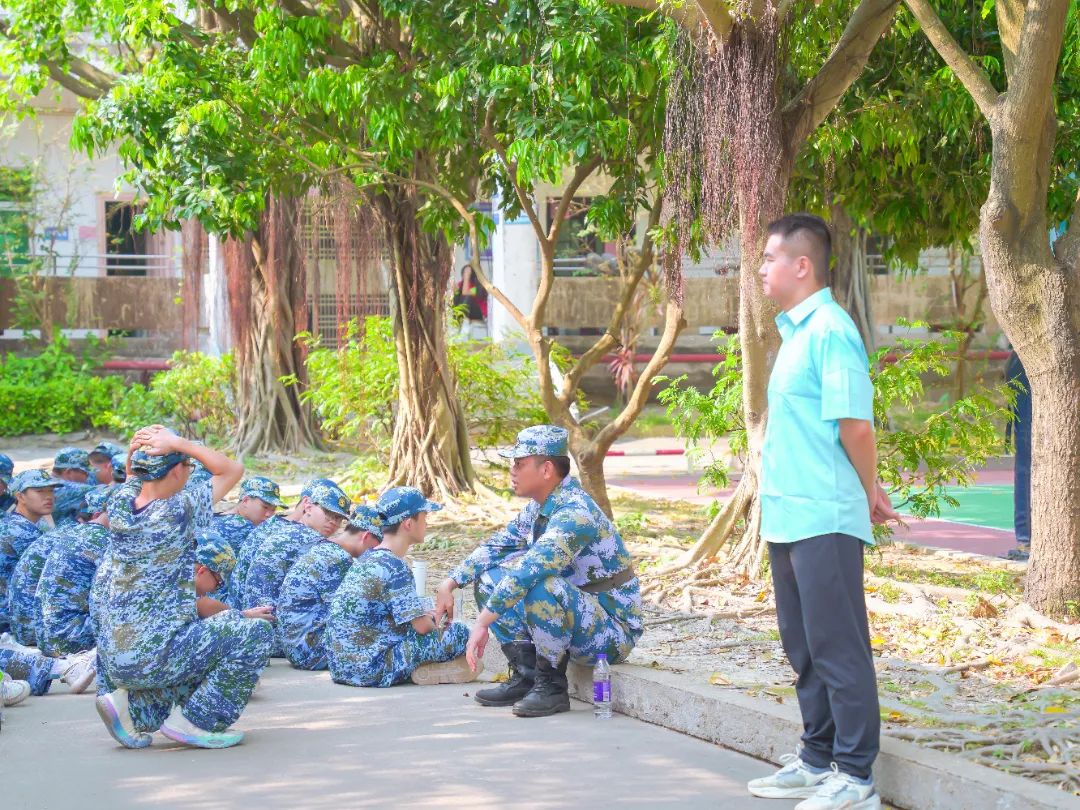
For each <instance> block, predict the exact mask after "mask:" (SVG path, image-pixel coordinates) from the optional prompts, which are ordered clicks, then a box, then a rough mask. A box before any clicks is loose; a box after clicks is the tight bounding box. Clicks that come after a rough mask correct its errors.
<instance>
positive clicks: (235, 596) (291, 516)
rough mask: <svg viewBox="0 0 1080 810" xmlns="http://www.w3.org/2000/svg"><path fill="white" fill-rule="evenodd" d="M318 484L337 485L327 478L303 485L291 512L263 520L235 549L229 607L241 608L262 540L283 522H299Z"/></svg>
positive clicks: (316, 479)
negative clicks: (234, 565)
mask: <svg viewBox="0 0 1080 810" xmlns="http://www.w3.org/2000/svg"><path fill="white" fill-rule="evenodd" d="M319 484H325V485H327V486H330V487H334V486H337V484H335V483H334V482H333V481H331V480H330V479H329V478H315V479H312V480H311V481H309V482H308V483H307V484H305V485H304V488H303V489H302V490H300V500H298V501H297V502H296V505H295V506H293V508H292V509H291V510H289V511H288V512H286V513H285V514H284V515H273V516H272V517H270V518H268V519H267V520H264V521H263V522H262V523H260V524H259V525H258V526H256V527H255V528H254V529H252V530H251V532H250V533H249V534H248V536H247V538H246V539H245V540H244V545H243V546H242V547H241V548H239V549H236V568H235V569H233V573H232V576H231V577H229V589H228V590H229V598H228V599H227V600H226V601H227V602H228V604H229V606H230V607H234V608H240V607H243V604H244V583H246V582H247V575H248V571H249V570H250V569H251V561H252V560H253V559H254V558H255V552H256V551H258V550H259V547H260V546H262V544H263V540H264V539H265V538H266V537H267V536H269V535H271V534H276V533H277V532H278V530H279V529H280V528H282V526H281V524H282V522H283V521H291V522H293V523H295V522H296V521H297V520H299V519H300V515H301V514H302V513H303V511H304V505H305V503H306V502H307V501H306V499H307V497H308V496H309V495H311V491H312V488H313V487H315V486H318V485H319ZM285 528H288V527H285Z"/></svg>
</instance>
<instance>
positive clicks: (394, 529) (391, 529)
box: [382, 512, 420, 535]
mask: <svg viewBox="0 0 1080 810" xmlns="http://www.w3.org/2000/svg"><path fill="white" fill-rule="evenodd" d="M419 514H420V513H419V512H414V513H413V514H411V515H408V516H407V517H403V518H402V519H401V520H399V521H398V522H397V523H395V524H394V525H392V526H391V525H389V524H386V525H384V526H383V530H382V531H383V534H384V535H387V534H397V533H398V529H400V528H401V524H403V523H404V522H405V521H406V520H412V519H413V518H414V517H416V516H417V515H419ZM385 520H386V518H385V517H383V521H385Z"/></svg>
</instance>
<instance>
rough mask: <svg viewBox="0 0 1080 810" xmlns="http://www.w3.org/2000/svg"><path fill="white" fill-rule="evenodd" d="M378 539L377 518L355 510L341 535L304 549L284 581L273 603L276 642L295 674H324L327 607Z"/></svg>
mask: <svg viewBox="0 0 1080 810" xmlns="http://www.w3.org/2000/svg"><path fill="white" fill-rule="evenodd" d="M382 536H383V535H382V518H381V517H380V516H379V513H378V512H377V511H376V510H375V509H373V508H372V507H370V506H363V505H361V506H357V507H356V509H354V510H353V513H352V516H351V517H350V518H349V522H348V523H347V524H345V530H344V531H342V532H339V533H338V534H335V535H334V536H333V537H329V538H327V539H325V540H322V541H321V542H318V543H316V544H315V545H314V546H312V547H311V548H309V549H308V550H307V551H306V552H304V554H302V555H301V556H300V558H299V559H298V560H297V561H296V563H295V564H294V565H293V567H292V568H291V569H290V570H289V573H288V574H287V575H286V576H285V582H284V583H283V584H282V586H281V594H280V596H279V597H278V606H277V619H278V636H279V637H280V638H281V643H282V647H283V649H284V652H285V657H286V658H288V659H289V663H290V664H292V665H293V666H294V667H296V668H297V669H311V670H316V669H326V667H327V657H326V646H325V644H324V636H325V634H326V620H327V618H328V617H329V615H330V601H331V600H332V599H333V597H334V593H335V592H336V591H337V589H338V586H339V585H341V581H342V580H343V579H344V578H345V574H346V573H347V572H348V570H349V568H350V566H352V564H353V559H355V558H356V557H359V556H361V555H362V554H364V552H366V551H370V550H371V549H373V548H375V546H377V545H379V543H380V541H381V540H382Z"/></svg>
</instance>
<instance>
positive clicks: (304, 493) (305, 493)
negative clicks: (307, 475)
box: [300, 478, 337, 498]
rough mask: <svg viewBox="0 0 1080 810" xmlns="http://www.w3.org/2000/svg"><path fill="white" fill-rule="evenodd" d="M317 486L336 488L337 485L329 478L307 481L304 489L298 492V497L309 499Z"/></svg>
mask: <svg viewBox="0 0 1080 810" xmlns="http://www.w3.org/2000/svg"><path fill="white" fill-rule="evenodd" d="M319 485H324V486H328V487H336V486H337V484H335V483H334V482H333V481H331V480H330V479H329V478H312V479H311V480H310V481H308V482H307V483H306V484H304V488H303V489H301V490H300V497H301V498H309V497H311V493H312V492H313V491H314V490H315V487H317V486H319Z"/></svg>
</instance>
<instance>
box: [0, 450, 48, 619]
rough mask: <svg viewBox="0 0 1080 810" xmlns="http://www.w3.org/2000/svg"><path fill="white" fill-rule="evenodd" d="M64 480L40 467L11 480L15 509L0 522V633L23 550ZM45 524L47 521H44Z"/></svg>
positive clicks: (38, 532)
mask: <svg viewBox="0 0 1080 810" xmlns="http://www.w3.org/2000/svg"><path fill="white" fill-rule="evenodd" d="M62 483H63V482H62V481H59V480H57V479H55V478H50V477H49V476H48V475H46V474H45V473H43V472H42V471H41V470H24V471H23V472H21V473H19V474H18V475H16V476H15V477H14V478H12V479H11V493H12V495H14V496H15V511H13V512H11V513H10V514H8V515H6V516H5V517H4V520H3V521H2V522H0V633H3V632H6V631H7V630H8V629H9V627H10V624H11V611H10V603H11V576H12V574H14V573H15V566H16V565H18V563H19V558H21V557H22V555H23V553H24V552H25V551H26V549H27V548H28V547H29V546H30V544H31V543H33V542H34V541H35V540H37V539H38V538H39V537H40V536H41V532H42V529H41V525H39V524H41V521H43V520H44V519H45V518H47V517H48V516H49V515H50V514H52V511H53V507H54V505H55V503H56V498H55V494H56V488H57V487H58V486H60V485H61V484H62ZM46 525H47V524H46Z"/></svg>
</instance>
